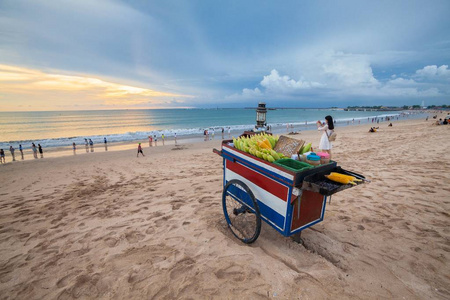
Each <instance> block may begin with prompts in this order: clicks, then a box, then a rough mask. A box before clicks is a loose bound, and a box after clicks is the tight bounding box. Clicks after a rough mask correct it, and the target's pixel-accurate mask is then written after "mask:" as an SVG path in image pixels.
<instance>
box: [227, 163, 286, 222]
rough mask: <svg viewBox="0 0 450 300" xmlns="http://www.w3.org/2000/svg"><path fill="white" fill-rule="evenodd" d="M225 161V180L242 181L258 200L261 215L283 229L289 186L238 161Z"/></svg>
mask: <svg viewBox="0 0 450 300" xmlns="http://www.w3.org/2000/svg"><path fill="white" fill-rule="evenodd" d="M225 161H226V170H225V180H226V181H227V182H228V181H230V180H232V179H238V180H241V181H242V182H244V183H245V184H246V185H247V186H248V187H249V188H250V190H251V191H252V192H253V194H254V195H255V197H256V199H257V200H258V204H259V208H260V212H261V216H262V217H264V218H265V219H266V220H267V221H269V222H271V223H272V224H273V225H275V226H277V227H278V228H279V229H280V230H284V227H285V224H284V221H285V218H286V213H287V205H288V199H289V198H290V195H289V187H288V186H286V185H283V184H281V183H280V182H277V181H275V180H274V179H272V178H270V177H268V176H266V175H264V174H262V173H260V172H257V171H255V170H253V169H251V168H249V167H247V166H245V165H243V164H240V163H238V162H232V161H231V160H225Z"/></svg>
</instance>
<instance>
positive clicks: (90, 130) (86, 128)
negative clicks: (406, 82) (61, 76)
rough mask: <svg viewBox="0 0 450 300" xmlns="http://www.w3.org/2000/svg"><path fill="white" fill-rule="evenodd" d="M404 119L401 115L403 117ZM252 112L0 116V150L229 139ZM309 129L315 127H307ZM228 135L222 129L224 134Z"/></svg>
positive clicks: (295, 120) (298, 114) (301, 120)
mask: <svg viewBox="0 0 450 300" xmlns="http://www.w3.org/2000/svg"><path fill="white" fill-rule="evenodd" d="M399 114H400V112H355V111H351V112H346V111H343V110H321V109H280V110H269V111H268V112H267V123H268V124H270V125H272V126H273V128H274V129H275V131H276V129H277V128H278V129H281V128H283V127H284V128H286V124H288V123H289V124H292V125H294V126H297V127H301V126H305V123H306V122H307V123H308V124H311V125H314V124H315V122H316V121H317V120H324V118H325V116H326V115H332V116H333V118H334V119H335V120H336V121H337V124H338V126H339V124H342V125H346V123H347V121H351V120H353V119H354V120H355V122H358V121H361V122H367V119H368V118H369V119H371V118H374V117H385V116H398V115H399ZM403 116H404V115H403ZM255 118H256V112H255V110H253V109H158V110H103V111H51V112H0V148H3V149H8V148H9V145H13V146H14V147H15V148H18V145H19V144H22V146H23V147H24V148H25V149H27V148H30V147H31V142H35V143H36V144H37V143H40V144H41V145H42V146H43V147H62V146H69V145H72V143H73V142H75V143H76V144H83V143H84V138H91V139H92V140H93V141H94V143H103V137H106V138H107V139H108V141H109V142H123V141H135V140H142V139H146V138H147V137H148V136H149V135H158V136H161V134H164V135H165V136H167V137H171V136H173V135H174V133H177V136H179V137H182V136H190V135H202V134H203V130H205V129H208V128H209V129H212V128H215V130H216V134H218V133H220V131H221V128H222V127H224V128H227V127H230V128H231V130H232V132H233V133H238V132H242V131H243V130H248V129H251V128H253V127H254V124H255ZM309 127H310V128H311V129H312V127H314V126H309ZM225 132H227V129H225Z"/></svg>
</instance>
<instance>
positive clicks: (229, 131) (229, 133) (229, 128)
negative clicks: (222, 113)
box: [228, 127, 231, 138]
mask: <svg viewBox="0 0 450 300" xmlns="http://www.w3.org/2000/svg"><path fill="white" fill-rule="evenodd" d="M230 137H231V127H228V138H230Z"/></svg>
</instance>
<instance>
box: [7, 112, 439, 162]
mask: <svg viewBox="0 0 450 300" xmlns="http://www.w3.org/2000/svg"><path fill="white" fill-rule="evenodd" d="M442 113H448V112H446V111H443V112H442ZM420 117H422V115H421V116H420ZM369 119H370V118H369ZM417 119H419V117H418V116H413V117H412V118H409V116H408V117H403V118H402V119H399V120H393V121H386V120H383V121H381V122H380V123H372V122H370V121H368V120H366V117H364V121H363V122H361V123H360V124H359V123H358V124H356V123H354V124H353V123H351V121H344V122H342V121H339V122H337V123H336V124H337V126H338V127H337V129H340V128H347V127H355V126H364V125H374V126H378V125H380V124H385V123H387V122H394V123H397V122H405V121H409V120H417ZM359 120H362V119H359ZM356 121H358V119H356ZM429 121H430V123H431V121H432V119H431V120H429ZM294 124H295V125H294ZM298 124H300V123H292V127H291V126H290V127H289V132H288V131H286V127H284V126H277V127H275V130H273V131H272V133H273V134H275V135H288V134H289V133H295V132H297V133H302V132H309V131H315V130H316V125H315V124H307V125H304V124H303V125H298ZM249 129H250V128H249ZM242 132H244V130H241V131H238V130H235V131H231V133H230V137H229V136H228V132H227V130H225V132H224V139H228V138H230V139H231V138H232V137H233V136H235V137H236V136H239V135H240V134H242ZM209 138H210V140H211V139H212V138H211V135H210V137H209ZM221 138H222V133H221V132H218V133H216V134H215V136H214V140H219V139H221ZM204 141H205V136H203V135H183V136H179V137H177V144H178V145H183V144H189V143H199V142H204ZM138 143H141V144H142V146H143V149H144V151H145V150H146V149H147V150H148V149H151V148H153V147H163V145H162V139H161V136H159V137H158V145H157V146H155V145H154V141H153V143H152V145H153V146H151V147H150V146H149V142H148V139H140V140H134V141H121V142H108V145H107V149H108V150H107V151H106V150H105V147H104V144H103V143H97V144H94V152H91V151H90V148H89V150H88V152H86V150H85V145H84V144H79V145H78V144H77V146H76V147H77V150H76V154H74V153H73V150H72V146H63V147H50V148H44V159H45V158H50V157H65V156H75V155H76V156H79V155H84V154H91V153H103V152H111V151H123V150H131V149H137V145H138ZM164 143H165V146H167V147H173V146H176V144H175V140H174V138H173V137H172V136H171V137H166V138H165V142H164ZM36 145H37V144H36ZM4 151H5V156H6V164H8V163H17V162H20V161H27V160H39V159H41V158H39V157H40V154H39V153H38V159H34V158H33V152H32V151H31V149H30V148H24V160H22V159H21V155H20V152H19V150H18V148H16V149H15V157H16V161H14V162H13V161H12V156H11V153H10V151H9V149H4Z"/></svg>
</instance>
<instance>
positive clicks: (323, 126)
mask: <svg viewBox="0 0 450 300" xmlns="http://www.w3.org/2000/svg"><path fill="white" fill-rule="evenodd" d="M317 130H319V131H323V134H322V137H321V138H320V143H319V149H320V151H322V152H327V153H328V154H330V159H331V148H332V145H331V142H330V140H329V139H328V138H329V136H330V135H331V134H332V133H333V130H334V122H333V118H332V117H331V116H326V117H325V123H322V122H320V121H317Z"/></svg>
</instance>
